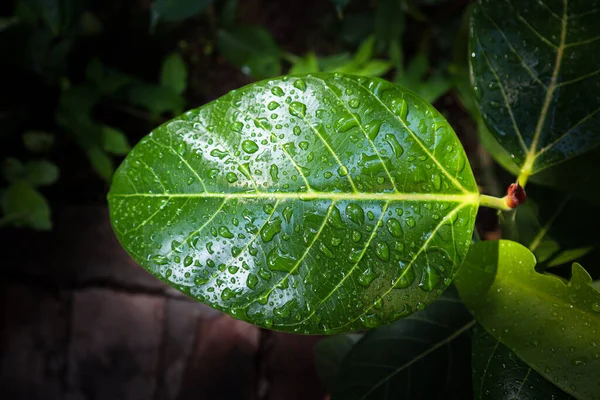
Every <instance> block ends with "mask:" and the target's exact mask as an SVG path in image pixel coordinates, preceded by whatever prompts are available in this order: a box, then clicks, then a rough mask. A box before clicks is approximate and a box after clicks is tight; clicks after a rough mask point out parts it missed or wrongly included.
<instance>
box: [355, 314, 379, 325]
mask: <svg viewBox="0 0 600 400" xmlns="http://www.w3.org/2000/svg"><path fill="white" fill-rule="evenodd" d="M360 320H361V322H362V323H363V325H364V326H365V328H375V327H376V326H378V325H379V324H381V321H380V319H379V317H378V316H377V314H374V313H373V314H369V315H366V316H363V317H360Z"/></svg>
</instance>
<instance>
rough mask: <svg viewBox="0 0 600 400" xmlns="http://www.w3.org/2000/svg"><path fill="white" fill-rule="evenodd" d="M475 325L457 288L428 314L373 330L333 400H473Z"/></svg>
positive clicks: (349, 359) (352, 357) (346, 367)
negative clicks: (472, 364) (471, 370)
mask: <svg viewBox="0 0 600 400" xmlns="http://www.w3.org/2000/svg"><path fill="white" fill-rule="evenodd" d="M474 325H475V321H474V320H473V317H472V316H471V315H470V314H469V311H468V310H467V308H466V307H465V305H464V304H463V303H462V302H461V301H460V299H459V298H458V296H457V295H456V289H454V288H451V289H449V290H448V291H446V292H445V293H444V294H442V295H441V296H440V297H439V298H438V299H437V300H436V301H435V302H434V303H433V304H432V305H430V306H429V307H427V308H426V309H425V310H423V311H420V312H418V313H416V314H414V315H411V316H410V317H408V318H406V319H403V320H401V321H396V322H394V323H393V324H390V325H387V326H383V327H380V328H377V329H374V330H372V331H369V332H368V333H367V334H366V335H365V337H364V338H363V339H362V340H361V341H360V342H358V343H357V344H356V345H355V346H354V347H353V348H352V350H351V351H350V353H348V355H347V356H346V358H345V359H344V363H343V365H342V369H341V371H340V374H339V376H338V379H337V384H336V387H335V389H334V391H333V393H332V400H337V399H341V400H354V399H363V400H367V399H368V400H388V399H389V400H391V399H438V398H443V399H461V400H463V399H469V398H471V397H472V395H471V382H470V376H469V375H470V373H469V372H470V363H469V358H470V357H469V353H470V345H471V338H470V337H469V330H470V328H471V327H472V326H474ZM465 380H466V381H465Z"/></svg>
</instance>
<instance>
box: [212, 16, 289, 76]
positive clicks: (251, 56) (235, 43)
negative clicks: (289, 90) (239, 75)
mask: <svg viewBox="0 0 600 400" xmlns="http://www.w3.org/2000/svg"><path fill="white" fill-rule="evenodd" d="M217 46H218V50H219V52H220V53H221V55H222V56H223V57H225V58H226V59H227V61H229V62H230V63H232V64H233V65H235V66H237V67H238V68H240V69H241V70H242V72H244V73H245V74H246V75H250V76H252V77H254V78H256V79H262V78H269V77H273V76H277V75H279V74H280V73H281V49H280V48H279V46H278V45H277V43H276V42H275V40H274V39H273V37H272V36H271V34H270V33H269V31H267V30H266V29H264V28H262V27H260V26H240V27H234V28H232V29H230V30H220V31H219V33H218V38H217Z"/></svg>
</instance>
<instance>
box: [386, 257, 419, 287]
mask: <svg viewBox="0 0 600 400" xmlns="http://www.w3.org/2000/svg"><path fill="white" fill-rule="evenodd" d="M414 281H415V271H414V270H413V268H412V266H411V267H408V266H407V264H405V263H402V262H400V270H399V273H398V276H397V277H396V279H394V281H393V283H392V284H393V285H394V287H398V288H400V289H406V288H407V287H409V286H410V285H412V283H413V282H414Z"/></svg>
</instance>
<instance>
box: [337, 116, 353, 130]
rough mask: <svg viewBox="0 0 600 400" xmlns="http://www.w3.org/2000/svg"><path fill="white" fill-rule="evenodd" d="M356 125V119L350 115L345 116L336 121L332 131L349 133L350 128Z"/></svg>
mask: <svg viewBox="0 0 600 400" xmlns="http://www.w3.org/2000/svg"><path fill="white" fill-rule="evenodd" d="M356 124H357V122H356V119H354V117H353V116H352V115H350V114H347V115H344V116H343V117H341V118H340V119H338V120H337V121H336V123H335V126H334V129H335V130H337V131H338V132H340V133H343V132H347V131H349V130H350V129H351V128H352V127H354V126H356Z"/></svg>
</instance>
